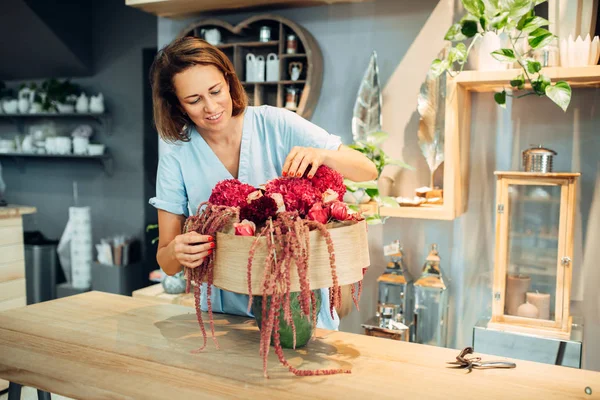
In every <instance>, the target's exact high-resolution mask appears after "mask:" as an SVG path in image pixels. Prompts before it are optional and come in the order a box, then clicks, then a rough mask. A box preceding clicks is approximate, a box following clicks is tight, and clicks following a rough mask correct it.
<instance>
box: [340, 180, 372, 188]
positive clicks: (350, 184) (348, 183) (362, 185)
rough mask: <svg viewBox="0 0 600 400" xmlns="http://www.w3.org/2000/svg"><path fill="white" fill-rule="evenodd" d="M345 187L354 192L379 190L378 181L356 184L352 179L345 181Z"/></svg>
mask: <svg viewBox="0 0 600 400" xmlns="http://www.w3.org/2000/svg"><path fill="white" fill-rule="evenodd" d="M344 185H346V187H351V188H352V189H353V191H356V190H357V189H377V181H364V182H354V181H351V180H350V179H344Z"/></svg>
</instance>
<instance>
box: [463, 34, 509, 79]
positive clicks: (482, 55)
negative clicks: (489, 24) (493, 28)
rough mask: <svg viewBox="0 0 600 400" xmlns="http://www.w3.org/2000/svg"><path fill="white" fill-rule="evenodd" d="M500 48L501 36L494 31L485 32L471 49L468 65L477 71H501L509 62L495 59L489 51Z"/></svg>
mask: <svg viewBox="0 0 600 400" xmlns="http://www.w3.org/2000/svg"><path fill="white" fill-rule="evenodd" d="M501 48H502V38H501V37H500V36H498V35H496V34H495V33H494V32H487V33H486V34H485V35H483V37H482V38H481V39H479V41H478V42H477V43H475V45H474V46H473V48H472V49H471V54H469V65H470V67H471V69H474V70H478V71H501V70H505V69H507V68H508V67H509V66H510V64H509V63H504V62H500V61H498V60H496V59H495V58H494V57H492V55H491V53H492V52H494V51H496V50H500V49H501Z"/></svg>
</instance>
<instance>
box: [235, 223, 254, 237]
mask: <svg viewBox="0 0 600 400" xmlns="http://www.w3.org/2000/svg"><path fill="white" fill-rule="evenodd" d="M233 227H234V229H235V234H236V235H238V236H254V232H256V224H255V223H254V222H252V221H248V220H247V219H245V220H243V221H242V222H239V223H235V224H233Z"/></svg>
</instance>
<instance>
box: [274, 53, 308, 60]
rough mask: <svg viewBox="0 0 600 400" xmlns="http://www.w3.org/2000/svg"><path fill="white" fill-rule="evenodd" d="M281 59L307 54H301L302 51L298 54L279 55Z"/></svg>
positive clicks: (303, 56) (304, 56) (300, 56)
mask: <svg viewBox="0 0 600 400" xmlns="http://www.w3.org/2000/svg"><path fill="white" fill-rule="evenodd" d="M279 58H280V59H286V58H306V54H300V53H296V54H287V53H286V54H282V55H280V56H279Z"/></svg>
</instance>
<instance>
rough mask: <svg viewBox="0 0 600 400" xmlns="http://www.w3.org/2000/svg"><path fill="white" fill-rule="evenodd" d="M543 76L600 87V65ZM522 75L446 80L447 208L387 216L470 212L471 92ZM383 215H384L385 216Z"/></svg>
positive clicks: (552, 70) (477, 74)
mask: <svg viewBox="0 0 600 400" xmlns="http://www.w3.org/2000/svg"><path fill="white" fill-rule="evenodd" d="M542 71H543V73H544V74H545V75H547V76H548V77H549V78H550V79H552V81H554V82H555V81H557V80H564V81H566V82H568V83H569V84H570V85H571V86H572V87H574V88H578V87H600V65H597V66H587V67H573V68H564V67H546V68H544V69H543V70H542ZM521 72H522V70H520V69H510V70H504V71H463V72H461V73H460V74H458V75H457V76H456V77H454V78H448V79H447V81H446V118H445V120H446V125H445V128H444V136H445V137H444V154H445V160H444V182H443V189H444V205H443V206H441V207H435V208H434V207H423V206H421V207H414V208H410V209H408V208H404V209H389V210H385V215H386V216H392V217H404V218H423V219H449V220H451V219H454V218H456V217H458V216H460V215H461V214H463V213H464V212H465V211H466V209H467V201H468V196H467V194H468V181H469V173H468V172H469V150H470V149H469V141H470V136H471V92H492V91H496V90H498V89H501V88H509V87H510V84H509V81H510V80H511V79H513V78H515V77H516V76H517V75H519V74H520V73H521ZM496 175H498V176H507V177H514V178H516V179H519V178H524V177H529V178H531V177H541V178H549V177H552V178H557V179H574V178H576V177H578V176H579V174H573V173H560V172H554V173H547V174H536V173H530V172H517V171H508V172H497V173H496ZM381 215H382V216H383V215H384V214H383V213H381Z"/></svg>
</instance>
